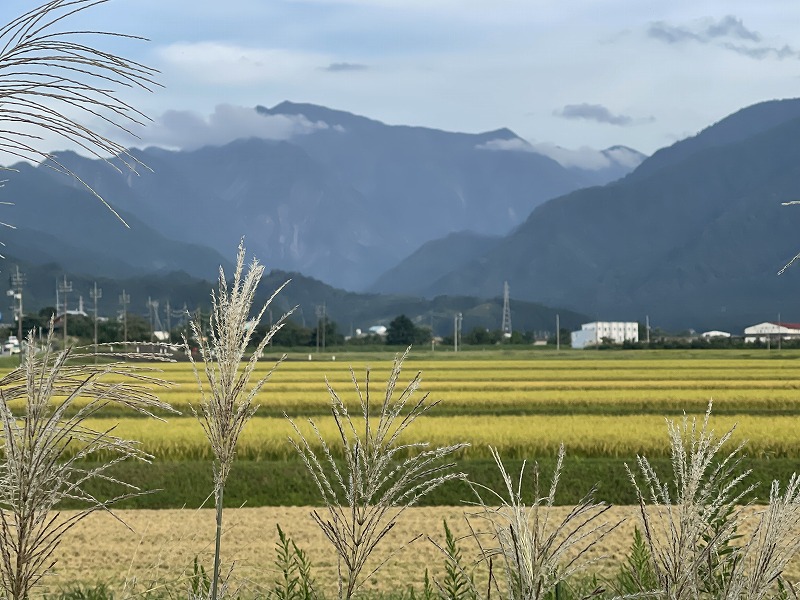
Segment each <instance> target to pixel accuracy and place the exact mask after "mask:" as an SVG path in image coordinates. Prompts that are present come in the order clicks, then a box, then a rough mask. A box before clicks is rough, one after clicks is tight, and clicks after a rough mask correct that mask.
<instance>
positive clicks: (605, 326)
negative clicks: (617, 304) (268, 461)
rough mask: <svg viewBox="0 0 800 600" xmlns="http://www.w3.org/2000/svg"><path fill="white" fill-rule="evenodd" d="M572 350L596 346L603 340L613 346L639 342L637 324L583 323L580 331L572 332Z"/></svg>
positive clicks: (627, 322)
mask: <svg viewBox="0 0 800 600" xmlns="http://www.w3.org/2000/svg"><path fill="white" fill-rule="evenodd" d="M570 337H571V338H572V347H573V348H586V347H587V346H597V345H598V344H601V343H602V342H603V340H604V339H605V338H607V339H609V340H611V342H612V343H614V344H621V343H622V342H625V341H629V342H638V341H639V324H638V323H636V322H635V321H595V322H594V323H584V324H583V325H581V329H580V331H573V332H572V334H571V336H570Z"/></svg>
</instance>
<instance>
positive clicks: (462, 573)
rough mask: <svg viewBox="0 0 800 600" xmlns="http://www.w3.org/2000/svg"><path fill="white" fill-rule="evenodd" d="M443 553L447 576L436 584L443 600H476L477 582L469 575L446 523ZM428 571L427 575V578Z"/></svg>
mask: <svg viewBox="0 0 800 600" xmlns="http://www.w3.org/2000/svg"><path fill="white" fill-rule="evenodd" d="M442 551H443V552H444V555H445V559H446V560H445V565H444V569H445V571H444V572H445V574H444V577H443V578H442V580H441V581H437V582H436V586H437V588H438V589H439V598H440V599H441V600H476V599H477V593H476V591H475V580H474V579H473V577H472V576H471V575H467V571H466V570H465V565H464V559H463V557H462V555H461V548H459V546H458V541H457V540H456V537H455V536H454V535H453V532H452V531H451V530H450V527H449V526H448V525H447V521H446V520H445V521H444V547H443V548H442ZM427 574H428V573H427V570H426V572H425V575H426V577H427Z"/></svg>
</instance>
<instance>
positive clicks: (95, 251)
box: [0, 164, 228, 277]
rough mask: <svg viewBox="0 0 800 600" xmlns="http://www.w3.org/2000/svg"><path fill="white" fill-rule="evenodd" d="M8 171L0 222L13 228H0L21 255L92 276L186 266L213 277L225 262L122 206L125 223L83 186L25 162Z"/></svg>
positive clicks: (183, 268)
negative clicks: (159, 229)
mask: <svg viewBox="0 0 800 600" xmlns="http://www.w3.org/2000/svg"><path fill="white" fill-rule="evenodd" d="M15 169H16V171H13V172H8V173H7V175H6V179H7V181H6V183H5V186H4V187H3V191H2V196H3V199H4V200H5V201H7V202H13V203H14V205H13V206H9V207H4V208H3V211H2V212H3V219H2V220H3V221H6V222H8V223H11V224H13V225H14V226H15V227H17V229H7V230H4V231H2V232H0V235H2V241H3V242H4V243H5V244H6V245H7V247H8V248H9V249H10V250H11V251H12V252H13V253H14V254H15V255H16V256H17V257H18V258H20V259H23V260H26V261H28V262H32V263H39V264H41V263H44V262H50V261H57V262H59V263H60V264H61V265H62V266H63V267H64V268H65V269H67V270H68V272H84V273H87V274H94V275H96V276H111V277H116V276H130V275H131V274H135V273H145V272H155V271H165V270H166V271H173V270H185V271H186V272H187V273H190V274H192V275H195V276H203V277H213V276H214V274H215V273H216V272H217V269H218V268H219V265H220V264H228V261H227V260H226V259H225V258H223V257H222V255H220V254H219V253H217V252H215V251H214V250H211V249H209V248H208V247H206V246H200V245H194V244H186V243H181V242H176V241H175V240H173V239H169V238H168V237H166V236H164V235H162V234H160V233H158V232H156V231H155V230H154V229H153V228H151V227H149V226H147V225H146V224H145V223H144V222H142V221H141V220H139V219H138V218H137V217H135V216H134V215H131V214H128V213H126V212H125V211H121V214H122V216H123V218H125V220H126V221H127V222H128V224H129V225H130V228H126V227H125V226H124V225H123V224H122V223H121V222H120V221H119V219H117V218H116V217H115V216H114V215H113V214H112V213H111V212H110V211H109V210H107V209H106V208H105V207H104V206H103V205H102V204H101V203H100V202H99V200H97V199H96V198H95V197H94V196H92V195H91V194H90V193H88V192H87V191H86V190H85V189H81V188H76V187H73V186H71V185H63V184H61V183H60V182H59V181H57V180H55V179H53V178H51V177H44V176H42V172H41V169H36V168H34V167H31V166H30V165H27V164H19V165H16V166H15Z"/></svg>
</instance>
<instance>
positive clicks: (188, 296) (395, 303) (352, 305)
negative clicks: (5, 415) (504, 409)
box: [2, 256, 586, 335]
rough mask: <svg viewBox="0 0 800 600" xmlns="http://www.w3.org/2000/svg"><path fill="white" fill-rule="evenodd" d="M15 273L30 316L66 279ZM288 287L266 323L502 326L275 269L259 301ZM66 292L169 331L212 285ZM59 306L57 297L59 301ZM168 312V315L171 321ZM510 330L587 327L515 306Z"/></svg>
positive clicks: (454, 303) (463, 304) (86, 286)
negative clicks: (152, 309) (124, 303)
mask: <svg viewBox="0 0 800 600" xmlns="http://www.w3.org/2000/svg"><path fill="white" fill-rule="evenodd" d="M16 266H19V267H20V270H21V271H23V272H24V273H25V275H26V277H27V283H26V285H25V288H24V306H25V311H26V312H36V311H38V310H39V309H40V308H43V307H47V306H50V307H52V306H55V303H56V291H55V290H56V282H57V280H61V279H62V277H63V276H64V269H63V267H62V266H61V265H59V264H57V263H49V264H44V265H35V264H31V263H28V262H26V261H23V260H20V259H17V258H16V257H14V256H9V257H7V259H6V260H5V262H4V264H3V267H4V268H3V271H4V272H5V273H6V277H7V276H8V274H10V273H11V272H12V271H13V269H14V268H15V267H16ZM288 280H291V282H290V283H289V285H288V286H287V287H286V288H285V289H284V290H283V291H282V292H281V293H280V294H279V295H278V296H277V297H276V298H275V300H274V302H273V304H272V313H271V315H267V316H265V322H269V319H270V318H272V319H274V320H277V319H278V318H279V317H280V316H281V315H282V314H283V313H284V312H287V311H288V310H290V309H291V308H293V307H295V306H297V307H298V309H297V311H296V313H295V315H294V316H293V319H294V320H296V321H297V322H298V323H302V324H305V325H306V326H308V327H314V326H315V324H316V314H317V307H321V306H322V305H323V304H324V305H325V309H326V313H327V315H328V317H329V318H330V319H331V320H333V321H335V322H337V323H338V325H339V328H340V331H341V332H342V333H344V334H346V335H347V334H349V333H350V332H351V330H353V331H354V330H355V329H357V328H360V329H362V330H366V329H368V328H369V327H370V326H372V325H388V324H389V322H390V321H391V320H392V319H394V318H395V317H396V316H398V315H400V314H405V315H407V316H408V317H410V318H411V319H413V320H414V321H415V322H416V323H417V324H418V325H424V326H433V327H434V330H435V331H436V332H437V333H438V334H440V335H448V334H451V333H452V328H453V315H454V314H455V313H457V312H461V313H462V314H463V331H464V332H467V331H469V330H470V329H472V328H473V327H485V328H488V329H499V328H500V323H501V321H502V299H500V298H494V299H490V300H486V299H480V298H475V297H439V298H435V299H432V300H425V299H422V298H414V297H411V296H400V295H378V294H358V293H355V292H348V291H345V290H341V289H337V288H333V287H331V286H329V285H327V284H325V283H323V282H321V281H319V280H316V279H313V278H310V277H305V276H303V275H300V274H298V273H287V272H285V271H280V270H272V271H270V272H269V273H268V274H267V275H266V276H265V277H264V279H263V280H262V283H261V286H260V287H259V296H258V299H257V302H265V301H266V299H267V298H268V296H269V295H271V294H272V292H273V291H274V290H275V289H277V288H278V287H280V286H281V285H282V284H283V283H285V282H286V281H288ZM68 281H69V282H70V283H71V284H72V290H73V291H72V292H71V293H70V294H69V297H68V302H69V308H70V309H76V308H78V306H79V303H80V302H81V300H80V299H81V298H82V302H83V307H84V309H85V310H87V311H89V310H90V309H91V308H92V306H93V305H92V301H91V300H90V296H89V290H90V289H91V288H92V286H93V285H94V283H95V282H96V283H97V285H98V287H99V288H101V289H102V297H101V298H100V299H99V301H98V314H99V315H101V316H116V315H117V314H118V312H119V311H120V310H121V305H120V303H119V297H120V294H121V293H122V291H123V290H124V291H125V293H126V294H127V295H128V296H129V298H130V303H129V305H128V310H129V311H130V312H132V313H136V314H140V315H143V316H147V315H148V314H149V308H148V306H147V301H148V299H152V300H156V301H158V302H159V311H160V312H159V315H160V319H161V322H162V324H163V325H164V326H166V324H167V323H168V322H171V323H172V324H173V325H175V324H177V323H178V322H179V321H180V319H181V311H182V310H183V308H184V306H185V307H186V308H187V309H188V310H189V311H192V312H193V311H195V310H196V309H197V308H198V307H199V308H201V310H203V311H208V310H209V308H210V304H211V290H212V289H215V288H216V285H217V284H216V282H211V281H208V280H203V279H198V278H195V277H191V276H189V275H187V274H186V273H183V272H172V273H160V274H148V275H139V276H133V277H126V278H114V279H109V278H106V277H96V276H92V275H86V274H81V273H70V274H68ZM61 301H62V302H63V297H62V298H61ZM167 306H169V307H170V309H171V314H170V316H169V318H168V317H167V314H166V308H167ZM511 307H512V323H513V324H514V327H515V329H518V330H520V331H539V332H541V331H554V330H555V315H556V313H559V316H560V319H561V323H562V325H563V326H564V327H578V326H579V325H580V323H581V322H584V321H585V320H586V317H585V316H584V315H581V314H578V313H575V312H574V311H569V310H555V309H553V308H549V307H545V306H542V305H539V304H535V303H531V302H522V301H516V300H513V301H512V304H511ZM10 321H11V312H10V311H9V312H8V313H5V312H4V314H3V319H2V322H4V323H9V322H10Z"/></svg>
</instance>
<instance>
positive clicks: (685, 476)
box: [628, 403, 800, 600]
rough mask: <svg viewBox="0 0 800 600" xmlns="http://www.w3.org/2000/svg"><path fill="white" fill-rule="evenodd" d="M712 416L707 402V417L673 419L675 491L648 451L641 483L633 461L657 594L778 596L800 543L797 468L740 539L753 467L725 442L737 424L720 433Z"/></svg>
mask: <svg viewBox="0 0 800 600" xmlns="http://www.w3.org/2000/svg"><path fill="white" fill-rule="evenodd" d="M710 416H711V404H710V403H709V405H708V409H707V410H706V414H705V416H704V418H703V420H702V422H701V423H698V422H697V419H695V418H692V419H689V418H688V417H686V416H684V418H683V420H682V421H680V422H677V423H676V422H674V421H668V432H669V440H670V452H671V456H672V469H673V477H674V491H673V493H671V492H670V486H669V485H668V484H666V483H664V482H663V481H662V480H661V479H660V478H659V476H658V474H657V473H656V472H655V470H654V469H653V468H652V466H651V465H650V463H649V461H648V460H647V458H645V457H642V456H639V457H638V460H637V462H638V466H639V472H640V474H641V477H642V479H643V481H644V483H642V484H640V483H639V482H638V480H637V478H636V476H635V474H634V472H633V470H632V469H630V468H629V467H628V473H629V476H630V478H631V481H632V483H633V485H634V487H635V489H636V493H637V497H638V499H639V507H640V511H639V512H640V517H641V521H642V526H643V531H644V540H645V542H646V544H647V552H648V553H649V556H650V568H651V569H652V572H653V574H654V576H655V581H656V584H657V585H656V587H655V588H654V589H653V590H651V591H652V595H654V596H657V597H659V598H666V599H667V600H684V599H686V600H688V599H697V598H709V599H715V600H716V599H725V600H760V599H762V598H768V597H778V596H780V595H781V593H782V592H781V591H780V590H781V589H783V590H784V591H786V589H787V588H786V587H785V586H783V582H782V580H781V577H782V575H783V571H784V569H785V567H786V565H787V564H788V562H789V560H790V559H791V558H792V557H793V556H795V555H797V553H798V551H800V481H799V480H798V477H797V476H796V475H793V476H792V478H791V479H790V481H789V483H788V484H787V486H786V488H785V490H784V491H783V492H781V491H780V485H779V483H778V482H777V481H775V482H773V483H772V486H771V489H770V498H769V504H768V506H767V508H766V509H765V510H764V511H763V512H762V513H761V514H760V515H759V520H758V524H757V526H756V529H755V531H754V532H753V533H752V534H751V535H750V536H749V537H746V538H744V539H742V536H741V535H740V534H739V533H738V532H739V529H740V524H741V521H742V517H743V505H746V504H747V499H748V497H749V495H750V493H751V492H752V491H753V489H754V487H755V486H753V485H748V484H747V483H746V481H745V479H746V477H747V476H748V475H749V471H746V470H744V471H743V470H741V468H740V462H741V457H742V454H741V452H742V445H739V446H737V447H736V448H734V449H733V450H732V451H730V452H729V451H725V450H723V448H724V446H725V445H726V443H727V442H728V441H729V439H730V437H731V435H732V434H733V431H734V428H732V429H730V430H728V431H727V432H726V433H725V434H724V435H722V436H720V437H717V436H716V435H715V434H714V431H713V430H712V429H711V428H710V427H709V419H710ZM673 494H674V495H673ZM776 594H777V596H776Z"/></svg>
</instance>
